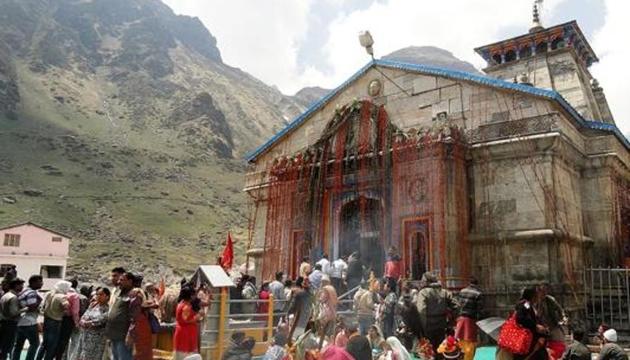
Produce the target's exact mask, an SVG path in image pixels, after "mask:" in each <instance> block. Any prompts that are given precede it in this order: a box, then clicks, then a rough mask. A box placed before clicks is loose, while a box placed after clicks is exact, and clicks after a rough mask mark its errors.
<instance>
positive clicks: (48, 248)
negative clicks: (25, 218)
mask: <svg viewBox="0 0 630 360" xmlns="http://www.w3.org/2000/svg"><path fill="white" fill-rule="evenodd" d="M5 234H19V235H20V246H19V247H13V246H4V235H5ZM59 236H61V235H58V234H55V233H53V232H50V231H47V230H45V229H42V228H40V227H38V226H35V225H31V224H24V225H20V226H16V227H13V228H8V229H4V230H0V254H13V253H15V255H25V253H28V255H32V256H54V257H63V258H66V257H67V256H68V247H69V245H70V239H68V238H66V237H63V236H61V242H53V241H52V238H53V237H59Z"/></svg>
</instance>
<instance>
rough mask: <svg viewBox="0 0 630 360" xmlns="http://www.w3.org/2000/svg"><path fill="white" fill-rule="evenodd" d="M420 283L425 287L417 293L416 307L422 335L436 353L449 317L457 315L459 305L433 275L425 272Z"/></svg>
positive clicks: (444, 333)
mask: <svg viewBox="0 0 630 360" xmlns="http://www.w3.org/2000/svg"><path fill="white" fill-rule="evenodd" d="M422 281H423V282H424V283H425V284H426V286H425V287H424V288H423V289H422V290H420V292H418V297H417V300H416V307H417V308H418V312H419V313H420V323H421V324H422V329H424V335H425V337H426V338H427V339H429V341H430V342H431V345H432V346H433V351H437V348H438V347H439V346H440V344H441V343H442V340H443V339H444V337H445V335H446V328H447V325H448V319H449V315H450V314H455V313H457V310H458V309H459V305H458V303H457V301H456V300H455V298H454V297H453V294H452V293H451V292H450V291H448V290H446V289H443V288H442V284H441V283H440V282H439V281H438V279H437V277H436V276H435V275H434V274H432V273H430V272H426V273H425V274H424V275H423V276H422Z"/></svg>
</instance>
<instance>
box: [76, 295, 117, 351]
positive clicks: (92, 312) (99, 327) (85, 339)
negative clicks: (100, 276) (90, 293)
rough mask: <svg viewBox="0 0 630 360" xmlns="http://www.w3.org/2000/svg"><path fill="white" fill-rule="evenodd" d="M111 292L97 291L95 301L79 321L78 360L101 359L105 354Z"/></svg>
mask: <svg viewBox="0 0 630 360" xmlns="http://www.w3.org/2000/svg"><path fill="white" fill-rule="evenodd" d="M109 297H110V291H109V289H108V288H105V287H103V288H98V289H97V290H96V295H95V301H94V302H92V303H91V304H90V306H89V307H88V309H87V310H86V311H85V313H84V314H83V316H82V317H81V321H79V328H80V333H79V338H80V341H79V343H80V344H81V346H80V348H79V356H78V360H92V359H101V358H102V357H103V353H104V352H105V344H106V343H107V338H106V337H105V324H106V323H107V313H108V312H109V305H108V304H109Z"/></svg>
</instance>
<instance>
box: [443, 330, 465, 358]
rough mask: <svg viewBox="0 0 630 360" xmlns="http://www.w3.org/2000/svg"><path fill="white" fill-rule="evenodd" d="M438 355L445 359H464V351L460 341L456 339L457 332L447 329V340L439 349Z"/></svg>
mask: <svg viewBox="0 0 630 360" xmlns="http://www.w3.org/2000/svg"><path fill="white" fill-rule="evenodd" d="M437 352H438V354H442V356H444V358H445V359H462V355H463V354H462V351H461V348H460V346H459V341H457V339H456V338H455V330H453V329H450V328H449V329H446V339H444V341H442V344H440V346H439V347H438V350H437Z"/></svg>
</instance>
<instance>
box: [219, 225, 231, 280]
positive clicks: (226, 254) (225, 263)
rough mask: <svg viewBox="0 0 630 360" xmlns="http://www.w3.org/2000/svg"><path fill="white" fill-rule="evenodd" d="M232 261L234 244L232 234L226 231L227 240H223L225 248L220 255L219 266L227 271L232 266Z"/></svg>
mask: <svg viewBox="0 0 630 360" xmlns="http://www.w3.org/2000/svg"><path fill="white" fill-rule="evenodd" d="M233 262H234V245H233V244H232V236H231V235H230V233H229V232H228V237H227V241H226V242H225V249H223V255H221V267H223V269H225V271H228V270H229V269H231V268H232V264H233Z"/></svg>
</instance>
